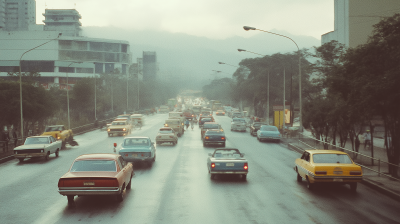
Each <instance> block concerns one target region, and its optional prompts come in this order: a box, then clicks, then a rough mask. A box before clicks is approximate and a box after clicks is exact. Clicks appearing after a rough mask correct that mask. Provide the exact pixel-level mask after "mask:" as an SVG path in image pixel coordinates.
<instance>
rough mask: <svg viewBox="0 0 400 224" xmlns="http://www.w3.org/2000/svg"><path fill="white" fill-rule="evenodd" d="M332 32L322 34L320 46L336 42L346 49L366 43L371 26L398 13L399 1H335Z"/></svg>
mask: <svg viewBox="0 0 400 224" xmlns="http://www.w3.org/2000/svg"><path fill="white" fill-rule="evenodd" d="M334 4H335V5H334V10H335V12H334V13H335V23H334V31H331V32H329V33H326V34H323V35H322V37H321V44H325V43H328V42H330V41H331V40H336V41H338V42H339V43H342V44H344V45H345V46H346V47H357V46H358V45H360V44H365V43H367V40H368V37H369V36H371V35H372V31H373V29H374V27H373V25H375V24H377V23H378V22H379V21H380V20H381V19H382V18H385V17H390V16H393V15H394V14H395V13H399V12H400V1H399V0H335V1H334Z"/></svg>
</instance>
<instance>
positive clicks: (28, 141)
mask: <svg viewBox="0 0 400 224" xmlns="http://www.w3.org/2000/svg"><path fill="white" fill-rule="evenodd" d="M31 144H49V138H47V137H43V138H27V139H26V140H25V145H31Z"/></svg>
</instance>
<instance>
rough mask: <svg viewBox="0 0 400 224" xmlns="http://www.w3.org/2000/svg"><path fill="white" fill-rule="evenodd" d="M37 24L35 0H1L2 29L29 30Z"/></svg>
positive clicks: (0, 20)
mask: <svg viewBox="0 0 400 224" xmlns="http://www.w3.org/2000/svg"><path fill="white" fill-rule="evenodd" d="M35 25H36V1H35V0H0V30H5V31H18V30H29V29H30V27H31V26H35Z"/></svg>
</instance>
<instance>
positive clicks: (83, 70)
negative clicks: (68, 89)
mask: <svg viewBox="0 0 400 224" xmlns="http://www.w3.org/2000/svg"><path fill="white" fill-rule="evenodd" d="M76 73H91V74H93V68H76Z"/></svg>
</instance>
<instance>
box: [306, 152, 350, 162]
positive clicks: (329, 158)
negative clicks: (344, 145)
mask: <svg viewBox="0 0 400 224" xmlns="http://www.w3.org/2000/svg"><path fill="white" fill-rule="evenodd" d="M313 161H314V163H344V164H352V162H351V159H350V158H349V156H348V155H346V154H325V153H324V154H314V155H313Z"/></svg>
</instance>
